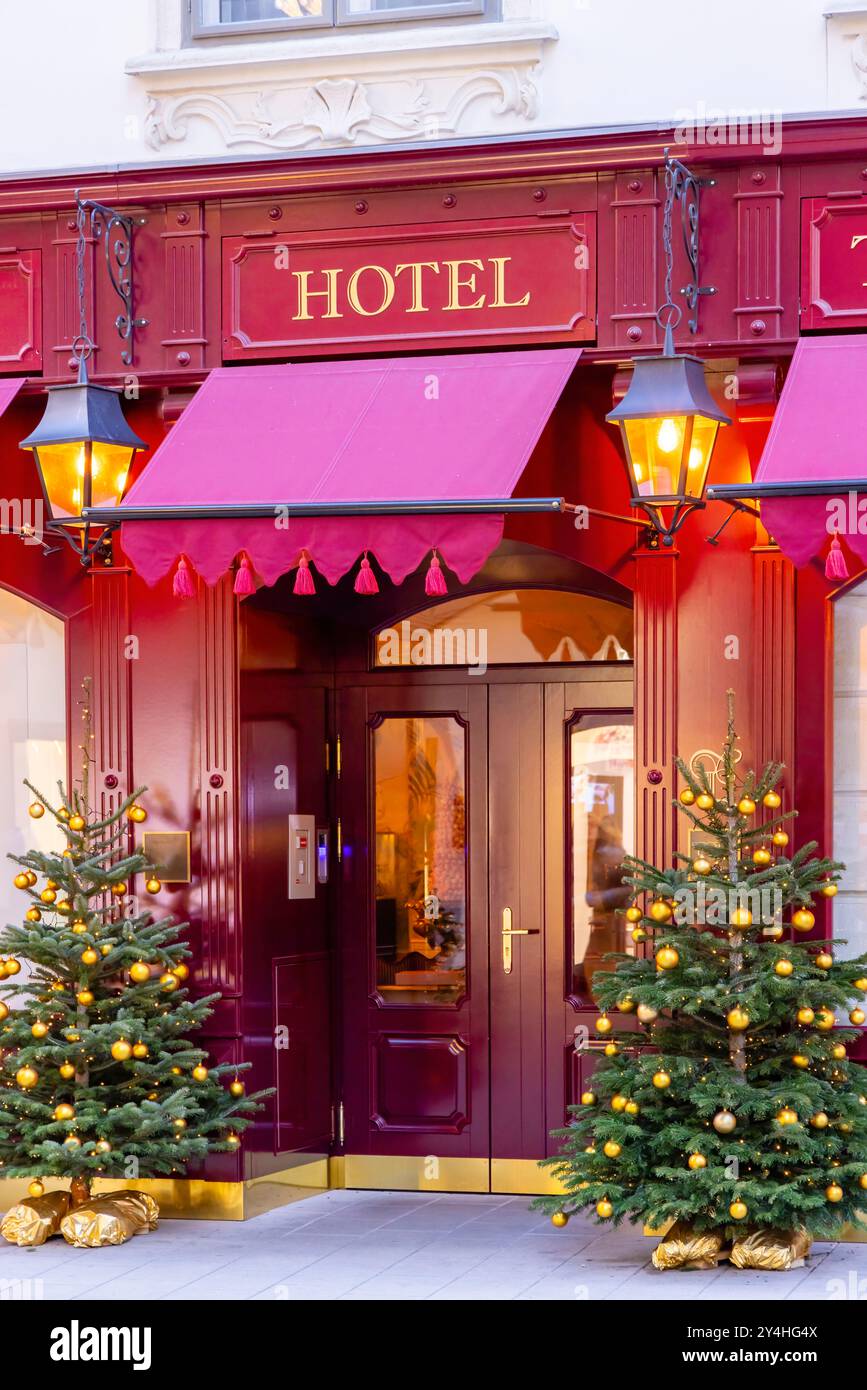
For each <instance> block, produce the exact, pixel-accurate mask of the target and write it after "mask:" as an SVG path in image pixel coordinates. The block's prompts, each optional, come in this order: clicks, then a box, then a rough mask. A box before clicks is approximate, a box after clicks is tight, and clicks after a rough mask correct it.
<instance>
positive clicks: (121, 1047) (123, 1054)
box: [111, 1038, 132, 1062]
mask: <svg viewBox="0 0 867 1390" xmlns="http://www.w3.org/2000/svg"><path fill="white" fill-rule="evenodd" d="M111 1055H112V1057H113V1058H114V1060H115V1061H116V1062H126V1061H128V1059H129V1058H130V1057H131V1056H132V1043H128V1042H127V1040H126V1038H118V1040H117V1042H113V1043H112V1045H111Z"/></svg>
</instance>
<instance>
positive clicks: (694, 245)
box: [663, 150, 716, 333]
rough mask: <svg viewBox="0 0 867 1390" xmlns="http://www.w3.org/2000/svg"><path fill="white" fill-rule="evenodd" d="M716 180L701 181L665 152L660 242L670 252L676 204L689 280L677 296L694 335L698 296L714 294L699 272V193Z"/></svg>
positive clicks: (714, 287)
mask: <svg viewBox="0 0 867 1390" xmlns="http://www.w3.org/2000/svg"><path fill="white" fill-rule="evenodd" d="M715 184H716V179H702V178H699V177H698V176H697V175H696V174H694V173H693V172H692V170H691V169H688V168H687V166H686V165H685V164H684V163H683V162H682V161H681V160H679V159H674V158H673V157H672V156H671V155H670V154H669V153H668V150H666V151H665V195H666V197H665V215H664V222H663V243H664V244H665V243H666V240H667V243H668V244H667V246H666V251H667V253H669V254H670V250H671V221H672V217H671V214H672V208H673V206H674V204H675V203H678V204H679V205H680V225H681V231H682V232H683V245H684V250H685V251H686V258H687V260H688V261H689V266H690V271H691V278H690V281H689V284H688V285H684V286H683V287H682V289H681V291H680V293H681V294H682V295H683V296H684V298H685V300H686V305H687V308H688V309H689V314H690V316H689V319H688V323H689V331H690V333H697V332H698V306H699V300H700V299H701V297H702V295H706V294H716V286H715V285H703V284H702V283H701V271H700V252H701V243H700V230H701V190H702V189H703V188H713V187H714V185H715Z"/></svg>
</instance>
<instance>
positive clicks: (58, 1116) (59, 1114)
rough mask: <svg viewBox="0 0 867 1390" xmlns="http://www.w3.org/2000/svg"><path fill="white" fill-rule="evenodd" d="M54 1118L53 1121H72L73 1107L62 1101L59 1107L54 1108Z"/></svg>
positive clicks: (73, 1117) (73, 1116)
mask: <svg viewBox="0 0 867 1390" xmlns="http://www.w3.org/2000/svg"><path fill="white" fill-rule="evenodd" d="M54 1118H55V1120H74V1119H75V1109H74V1107H73V1106H71V1105H68V1104H67V1103H66V1101H62V1102H61V1104H60V1105H57V1106H55V1108H54Z"/></svg>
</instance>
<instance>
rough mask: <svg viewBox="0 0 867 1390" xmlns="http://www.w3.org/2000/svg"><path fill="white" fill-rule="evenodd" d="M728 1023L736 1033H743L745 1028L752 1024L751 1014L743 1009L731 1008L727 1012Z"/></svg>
mask: <svg viewBox="0 0 867 1390" xmlns="http://www.w3.org/2000/svg"><path fill="white" fill-rule="evenodd" d="M726 1023H727V1024H728V1026H729V1028H732V1029H733V1030H734V1031H735V1032H736V1033H742V1032H743V1030H744V1029H745V1028H749V1026H750V1016H749V1014H748V1013H746V1012H745V1011H744V1010H743V1009H738V1008H735V1009H729V1012H728V1013H727V1014H726Z"/></svg>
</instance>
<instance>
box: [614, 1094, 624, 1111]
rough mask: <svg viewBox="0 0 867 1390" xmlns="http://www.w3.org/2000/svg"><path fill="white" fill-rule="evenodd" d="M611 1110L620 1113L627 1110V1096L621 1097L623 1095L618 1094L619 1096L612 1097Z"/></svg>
mask: <svg viewBox="0 0 867 1390" xmlns="http://www.w3.org/2000/svg"><path fill="white" fill-rule="evenodd" d="M611 1109H612V1110H614V1111H618V1112H619V1111H621V1110H625V1109H626V1097H625V1096H621V1095H620V1094H619V1092H618V1094H617V1095H616V1096H612V1097H611Z"/></svg>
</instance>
